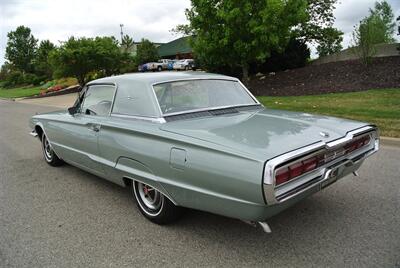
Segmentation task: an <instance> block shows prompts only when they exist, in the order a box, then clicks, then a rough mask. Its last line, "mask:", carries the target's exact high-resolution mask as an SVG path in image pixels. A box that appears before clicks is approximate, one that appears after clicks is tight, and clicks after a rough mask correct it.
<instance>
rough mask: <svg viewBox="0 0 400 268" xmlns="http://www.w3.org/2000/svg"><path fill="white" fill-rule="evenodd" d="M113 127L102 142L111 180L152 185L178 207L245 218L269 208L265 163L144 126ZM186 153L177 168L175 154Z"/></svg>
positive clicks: (107, 126) (103, 133)
mask: <svg viewBox="0 0 400 268" xmlns="http://www.w3.org/2000/svg"><path fill="white" fill-rule="evenodd" d="M123 121H124V122H122V121H119V122H118V121H116V120H113V122H109V123H108V124H105V125H103V126H102V129H101V135H100V137H99V149H100V155H101V157H102V158H104V163H106V165H105V169H106V172H107V173H108V174H107V175H109V176H118V177H121V179H122V177H123V176H126V177H130V178H133V179H135V178H138V179H139V180H142V181H144V182H151V184H152V185H153V186H157V187H158V188H159V189H160V190H162V191H164V193H166V195H167V196H169V197H170V198H171V199H172V200H173V201H174V202H175V203H176V204H178V205H181V206H184V207H189V208H195V209H199V210H205V211H209V212H214V213H218V214H222V215H226V216H229V217H236V218H243V214H246V207H248V206H260V207H263V206H264V199H263V194H262V174H263V165H264V163H263V162H262V161H258V160H255V159H252V158H251V157H248V156H243V155H240V154H238V153H235V152H232V151H230V150H229V149H227V148H223V147H220V146H218V145H215V144H210V143H207V142H203V141H199V140H194V139H191V138H188V137H184V136H181V135H177V134H173V133H168V132H165V131H162V130H160V129H159V124H155V123H151V122H144V121H138V120H123ZM173 148H177V149H180V150H184V151H185V152H186V157H185V158H186V159H185V161H183V164H182V166H179V167H176V166H175V165H173V164H171V162H170V159H171V149H173Z"/></svg>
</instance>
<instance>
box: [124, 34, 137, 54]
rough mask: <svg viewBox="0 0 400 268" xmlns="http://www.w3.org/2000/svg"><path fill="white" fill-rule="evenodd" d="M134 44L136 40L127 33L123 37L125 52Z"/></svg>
mask: <svg viewBox="0 0 400 268" xmlns="http://www.w3.org/2000/svg"><path fill="white" fill-rule="evenodd" d="M134 44H135V42H133V38H132V37H130V36H129V35H127V34H126V35H124V36H123V37H122V40H121V47H122V49H123V50H124V52H129V51H130V50H131V49H132V47H133V45H134Z"/></svg>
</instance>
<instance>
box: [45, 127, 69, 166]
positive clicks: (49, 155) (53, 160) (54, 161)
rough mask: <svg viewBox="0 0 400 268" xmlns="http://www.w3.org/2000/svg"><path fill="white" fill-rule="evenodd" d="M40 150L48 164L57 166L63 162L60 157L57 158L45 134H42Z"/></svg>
mask: <svg viewBox="0 0 400 268" xmlns="http://www.w3.org/2000/svg"><path fill="white" fill-rule="evenodd" d="M42 150H43V155H44V160H45V161H46V163H47V164H49V165H50V166H53V167H58V166H61V165H62V164H64V162H63V161H62V160H61V159H60V158H58V156H57V155H56V153H55V152H54V150H53V148H52V147H51V144H50V142H49V140H48V139H47V137H46V135H45V134H43V135H42Z"/></svg>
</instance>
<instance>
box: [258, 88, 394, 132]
mask: <svg viewBox="0 0 400 268" xmlns="http://www.w3.org/2000/svg"><path fill="white" fill-rule="evenodd" d="M258 99H259V101H260V102H261V103H263V104H264V105H265V106H266V107H269V108H274V109H282V110H291V111H301V112H307V113H314V114H323V115H330V116H337V117H343V118H348V119H354V120H360V121H365V122H369V123H373V124H376V125H377V126H378V127H379V129H380V130H381V135H382V136H387V137H400V89H379V90H369V91H362V92H351V93H332V94H324V95H315V96H297V97H268V96H260V97H258Z"/></svg>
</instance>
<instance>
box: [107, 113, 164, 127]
mask: <svg viewBox="0 0 400 268" xmlns="http://www.w3.org/2000/svg"><path fill="white" fill-rule="evenodd" d="M110 116H111V117H120V118H127V119H134V120H142V121H149V122H154V123H161V124H163V123H165V122H167V121H165V119H164V118H163V117H146V116H137V115H126V114H115V113H111V115H110Z"/></svg>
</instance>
